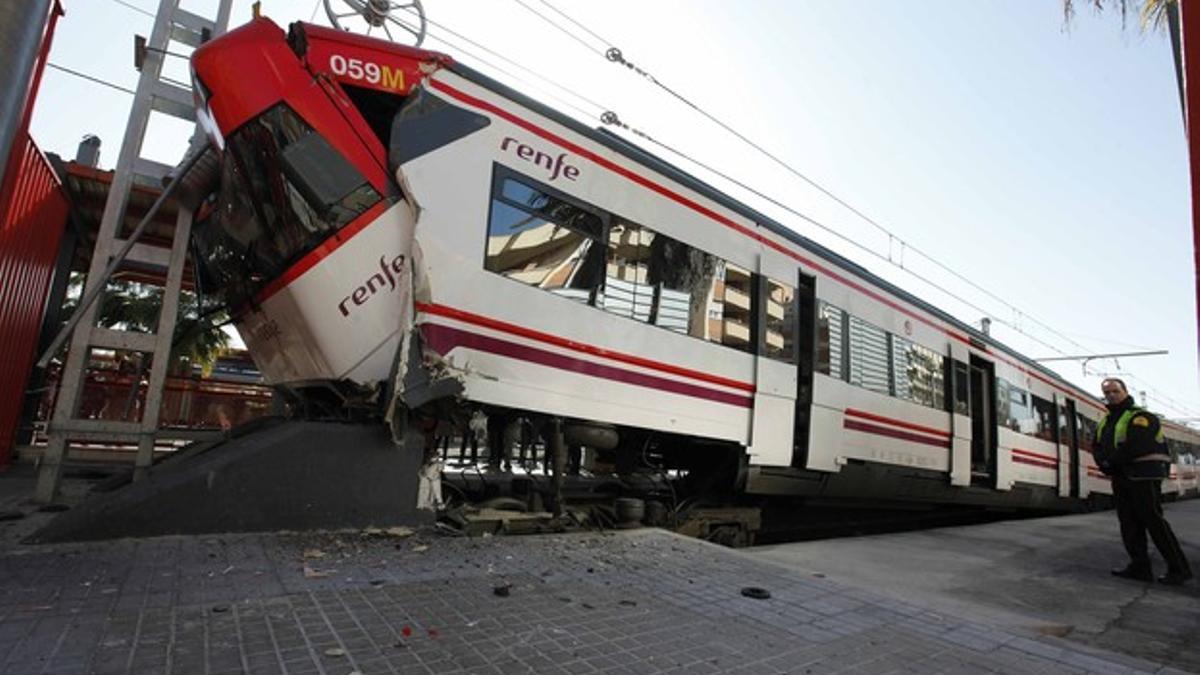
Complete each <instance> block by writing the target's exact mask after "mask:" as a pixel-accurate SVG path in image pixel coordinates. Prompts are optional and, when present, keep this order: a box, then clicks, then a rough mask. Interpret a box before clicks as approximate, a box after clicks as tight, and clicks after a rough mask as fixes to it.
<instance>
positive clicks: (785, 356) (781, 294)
mask: <svg viewBox="0 0 1200 675" xmlns="http://www.w3.org/2000/svg"><path fill="white" fill-rule="evenodd" d="M765 282H766V283H765V284H764V285H765V287H766V302H765V303H764V304H765V308H764V309H763V313H764V314H765V320H766V335H764V336H763V353H764V354H765V355H766V356H768V357H770V358H773V359H778V360H780V361H786V362H788V363H792V362H794V361H795V360H796V289H795V288H793V287H791V286H789V285H787V284H784V283H780V282H778V281H775V280H774V279H765Z"/></svg>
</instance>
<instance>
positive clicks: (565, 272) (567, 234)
mask: <svg viewBox="0 0 1200 675" xmlns="http://www.w3.org/2000/svg"><path fill="white" fill-rule="evenodd" d="M531 182H532V181H531ZM603 230H604V222H603V220H602V219H601V217H600V215H599V214H598V213H595V212H593V211H592V210H590V209H587V208H584V207H583V206H581V205H579V204H576V203H574V202H572V201H568V200H567V199H565V198H562V197H559V196H556V195H551V194H549V193H548V192H547V191H544V190H542V189H539V188H535V187H533V186H532V185H530V184H527V183H526V182H524V181H523V180H518V179H517V178H515V177H514V176H512V175H505V174H498V175H497V180H496V185H495V189H494V190H493V194H492V208H491V216H490V218H489V221H488V240H487V257H486V259H485V261H484V268H485V269H487V270H488V271H491V272H495V273H497V274H500V275H502V276H505V277H508V278H509V279H514V280H516V281H520V282H522V283H525V284H528V285H530V286H535V287H537V288H541V289H544V290H548V291H551V292H552V293H555V294H556V295H561V296H563V297H567V298H570V299H572V300H576V301H579V302H584V303H588V302H591V301H592V299H593V295H594V294H595V293H596V291H597V289H598V288H599V286H600V278H601V276H602V275H603V271H604V246H603V245H602V244H601V241H602V238H601V237H602V233H603Z"/></svg>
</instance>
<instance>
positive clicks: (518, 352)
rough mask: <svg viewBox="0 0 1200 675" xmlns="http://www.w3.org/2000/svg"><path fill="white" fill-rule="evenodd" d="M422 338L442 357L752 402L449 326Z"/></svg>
mask: <svg viewBox="0 0 1200 675" xmlns="http://www.w3.org/2000/svg"><path fill="white" fill-rule="evenodd" d="M421 335H422V337H424V338H425V344H427V345H429V347H430V348H432V349H433V350H434V351H435V352H437V353H439V354H442V355H445V354H447V353H449V352H450V350H452V349H454V348H455V347H466V348H468V349H477V350H479V351H481V352H489V353H492V354H499V355H500V356H507V357H509V358H513V359H518V360H521V361H528V362H530V363H536V364H539V365H543V366H548V367H550V368H557V369H559V370H566V371H569V372H573V373H579V374H581V375H588V376H590V377H598V378H601V379H604V380H613V381H616V382H622V383H624V384H632V385H634V386H638V387H647V388H649V389H657V390H660V391H667V392H671V393H672V394H680V395H683V396H691V397H693V398H702V399H706V400H709V401H716V402H717V403H724V404H727V405H735V406H738V407H741V408H750V407H753V405H754V399H753V398H752V397H750V396H744V395H740V394H731V393H728V392H724V391H716V390H714V389H708V388H705V387H699V386H696V385H694V384H688V383H686V382H677V381H675V380H668V379H666V378H664V377H656V376H654V375H647V374H645V373H637V372H634V371H631V370H625V369H623V368H614V367H612V366H606V365H604V364H601V363H595V362H593V361H584V360H583V359H577V358H574V357H571V356H566V355H564V354H557V353H555V352H549V351H546V350H544V349H538V348H536V347H530V346H527V345H521V344H517V343H515V342H509V341H508V340H501V339H498V338H494V337H490V336H487V335H480V334H478V333H471V332H468V331H465V330H460V329H458V328H452V327H450V326H443V325H440V324H436V323H424V324H421Z"/></svg>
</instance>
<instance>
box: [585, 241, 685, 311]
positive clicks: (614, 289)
mask: <svg viewBox="0 0 1200 675" xmlns="http://www.w3.org/2000/svg"><path fill="white" fill-rule="evenodd" d="M656 236H657V235H656V234H655V233H654V232H652V231H650V230H648V229H647V228H644V227H642V226H640V225H634V224H633V223H629V222H625V221H622V220H615V221H614V222H613V224H612V226H611V227H609V229H608V262H607V265H606V271H605V274H604V291H603V294H602V296H601V297H600V298H598V299H597V301H596V305H597V306H599V307H601V308H603V309H604V311H606V312H610V313H612V314H617V315H619V316H624V317H628V318H631V319H636V320H638V321H642V322H648V321H649V320H650V311H651V309H653V305H654V286H653V285H651V284H650V283H649V280H648V274H647V273H648V271H649V269H650V255H651V246H652V244H653V243H654V239H655V237H656ZM686 325H687V324H686V322H685V323H684V328H685V330H686Z"/></svg>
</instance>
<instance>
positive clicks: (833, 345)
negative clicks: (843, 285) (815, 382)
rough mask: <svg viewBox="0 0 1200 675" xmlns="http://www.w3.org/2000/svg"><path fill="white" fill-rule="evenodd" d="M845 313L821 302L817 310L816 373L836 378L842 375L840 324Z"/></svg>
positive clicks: (841, 332)
mask: <svg viewBox="0 0 1200 675" xmlns="http://www.w3.org/2000/svg"><path fill="white" fill-rule="evenodd" d="M844 319H845V312H843V311H842V310H840V309H838V308H837V307H834V306H833V305H831V304H829V303H827V302H822V303H820V305H819V306H818V308H817V372H818V373H824V374H826V375H830V376H832V377H836V378H838V379H839V380H843V379H845V378H846V376H845V375H844V373H845V370H844V369H843V363H844V362H843V359H842V337H843V331H842V322H843V320H844Z"/></svg>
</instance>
